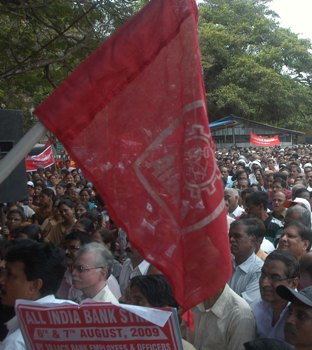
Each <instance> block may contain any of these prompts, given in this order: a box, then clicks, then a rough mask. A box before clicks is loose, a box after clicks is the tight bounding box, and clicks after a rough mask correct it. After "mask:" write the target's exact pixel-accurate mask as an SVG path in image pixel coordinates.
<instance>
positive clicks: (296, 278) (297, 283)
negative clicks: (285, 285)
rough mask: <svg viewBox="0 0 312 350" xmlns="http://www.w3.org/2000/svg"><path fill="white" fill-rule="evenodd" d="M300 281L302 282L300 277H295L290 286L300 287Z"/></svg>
mask: <svg viewBox="0 0 312 350" xmlns="http://www.w3.org/2000/svg"><path fill="white" fill-rule="evenodd" d="M299 282H300V279H299V277H295V278H293V279H292V281H291V282H290V284H289V287H290V288H293V289H295V288H298V286H299Z"/></svg>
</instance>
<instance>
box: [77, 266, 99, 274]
mask: <svg viewBox="0 0 312 350" xmlns="http://www.w3.org/2000/svg"><path fill="white" fill-rule="evenodd" d="M103 267H104V266H95V267H89V266H83V265H73V266H72V271H74V270H76V271H77V272H79V273H83V272H88V271H90V270H95V269H101V268H103Z"/></svg>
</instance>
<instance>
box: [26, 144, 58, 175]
mask: <svg viewBox="0 0 312 350" xmlns="http://www.w3.org/2000/svg"><path fill="white" fill-rule="evenodd" d="M45 146H46V148H45V149H44V150H43V151H42V152H41V153H40V154H37V155H34V156H30V155H28V156H27V157H26V159H25V161H26V171H36V170H37V169H38V168H39V167H44V168H47V167H49V166H51V165H53V164H54V156H53V150H52V143H51V141H48V142H47V143H46V145H45Z"/></svg>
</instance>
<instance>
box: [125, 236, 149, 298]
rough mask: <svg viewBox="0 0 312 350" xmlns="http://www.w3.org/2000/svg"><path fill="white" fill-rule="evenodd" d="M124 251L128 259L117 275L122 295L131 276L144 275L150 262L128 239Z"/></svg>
mask: <svg viewBox="0 0 312 350" xmlns="http://www.w3.org/2000/svg"><path fill="white" fill-rule="evenodd" d="M126 253H127V255H128V259H127V260H126V261H125V262H124V263H123V265H122V268H121V271H120V276H119V285H120V291H121V294H122V295H124V294H125V291H126V289H127V287H128V285H129V282H130V279H131V278H133V277H135V276H144V275H146V274H147V272H148V270H149V268H150V263H149V262H147V261H146V260H144V259H143V258H142V256H141V255H140V254H139V252H138V251H137V250H136V249H135V248H134V247H133V246H132V244H131V242H130V241H128V243H127V247H126Z"/></svg>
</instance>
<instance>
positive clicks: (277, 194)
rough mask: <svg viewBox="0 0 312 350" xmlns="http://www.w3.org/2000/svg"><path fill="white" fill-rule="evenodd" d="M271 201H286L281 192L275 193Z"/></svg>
mask: <svg viewBox="0 0 312 350" xmlns="http://www.w3.org/2000/svg"><path fill="white" fill-rule="evenodd" d="M272 198H273V199H282V200H286V196H285V194H284V193H283V192H276V193H274V195H273V197H272Z"/></svg>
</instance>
